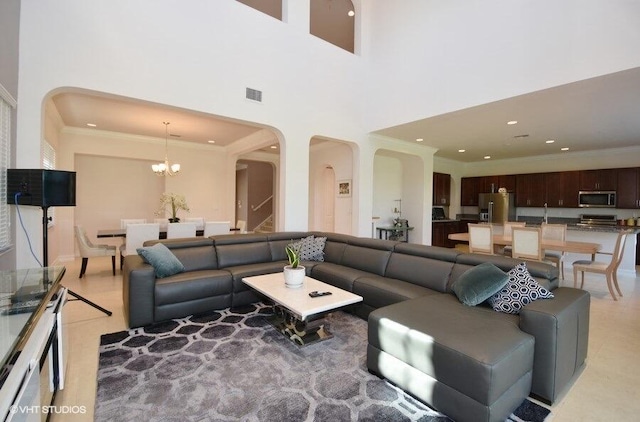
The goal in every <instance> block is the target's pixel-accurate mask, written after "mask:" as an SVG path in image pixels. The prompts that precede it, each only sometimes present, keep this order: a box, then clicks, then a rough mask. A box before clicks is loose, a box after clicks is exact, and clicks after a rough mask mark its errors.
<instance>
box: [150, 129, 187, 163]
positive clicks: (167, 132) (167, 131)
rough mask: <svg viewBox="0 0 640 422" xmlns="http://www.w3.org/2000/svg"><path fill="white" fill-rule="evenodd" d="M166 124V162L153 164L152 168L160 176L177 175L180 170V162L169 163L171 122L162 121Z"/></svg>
mask: <svg viewBox="0 0 640 422" xmlns="http://www.w3.org/2000/svg"><path fill="white" fill-rule="evenodd" d="M162 124H164V163H158V164H152V165H151V169H152V170H153V172H154V173H155V174H157V175H158V176H175V175H176V173H178V172H179V171H180V164H177V163H176V164H171V165H169V125H170V124H171V123H170V122H162Z"/></svg>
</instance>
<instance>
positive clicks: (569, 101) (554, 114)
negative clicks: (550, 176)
mask: <svg viewBox="0 0 640 422" xmlns="http://www.w3.org/2000/svg"><path fill="white" fill-rule="evenodd" d="M508 121H517V124H512V125H508V124H507V122H508ZM376 133H379V134H381V135H385V136H389V137H392V138H397V139H402V140H405V141H408V142H416V139H423V141H422V143H423V144H424V145H428V146H431V147H434V148H437V149H438V152H437V153H436V156H438V157H444V158H449V159H452V160H456V161H463V162H475V161H482V160H484V157H485V156H490V157H491V159H507V158H516V157H530V156H539V155H547V154H560V153H563V152H562V151H561V148H569V150H568V151H570V152H577V151H594V150H603V149H607V148H623V147H630V146H640V68H635V69H630V70H626V71H622V72H617V73H613V74H609V75H605V76H601V77H597V78H592V79H587V80H584V81H579V82H574V83H571V84H567V85H562V86H559V87H554V88H550V89H545V90H542V91H538V92H534V93H530V94H526V95H521V96H518V97H513V98H509V99H505V100H501V101H497V102H494V103H490V104H484V105H481V106H477V107H472V108H468V109H464V110H459V111H455V112H452V113H447V114H443V115H439V116H434V117H431V118H427V119H423V120H418V121H415V122H409V123H405V124H402V125H398V126H395V127H390V128H387V129H383V130H379V131H377V132H376ZM549 140H554V141H555V142H553V143H547V141H549ZM461 149H463V150H465V152H462V153H461V152H458V150H461Z"/></svg>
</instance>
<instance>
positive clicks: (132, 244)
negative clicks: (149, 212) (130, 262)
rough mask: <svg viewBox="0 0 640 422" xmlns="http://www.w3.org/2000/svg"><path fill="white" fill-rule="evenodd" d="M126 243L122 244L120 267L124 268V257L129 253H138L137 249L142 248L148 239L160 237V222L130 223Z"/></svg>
mask: <svg viewBox="0 0 640 422" xmlns="http://www.w3.org/2000/svg"><path fill="white" fill-rule="evenodd" d="M126 230H127V233H126V237H125V241H124V245H122V246H120V269H122V265H123V258H124V257H125V256H127V255H136V254H137V253H138V251H137V250H136V249H138V248H141V247H142V246H143V244H144V242H146V241H147V240H157V239H159V238H160V225H159V224H158V223H146V224H129V225H127V229H126Z"/></svg>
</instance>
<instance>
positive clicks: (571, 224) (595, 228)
mask: <svg viewBox="0 0 640 422" xmlns="http://www.w3.org/2000/svg"><path fill="white" fill-rule="evenodd" d="M456 221H457V222H464V221H478V217H477V216H473V215H458V218H457V219H455V220H453V219H446V220H433V223H452V222H456ZM518 221H526V222H527V226H529V227H539V226H540V225H541V224H542V218H540V217H522V218H518ZM579 221H580V220H579V219H575V218H564V219H563V218H557V219H556V218H549V223H552V224H553V223H555V224H566V225H567V230H575V231H583V232H593V233H596V232H598V233H617V232H619V231H621V230H632V231H633V233H640V226H626V225H624V226H623V225H620V224H618V225H607V226H605V225H590V226H582V225H578V222H579Z"/></svg>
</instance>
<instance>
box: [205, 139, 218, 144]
mask: <svg viewBox="0 0 640 422" xmlns="http://www.w3.org/2000/svg"><path fill="white" fill-rule="evenodd" d="M207 142H209V143H210V144H215V143H216V141H214V140H213V139H209V140H208V141H207Z"/></svg>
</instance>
